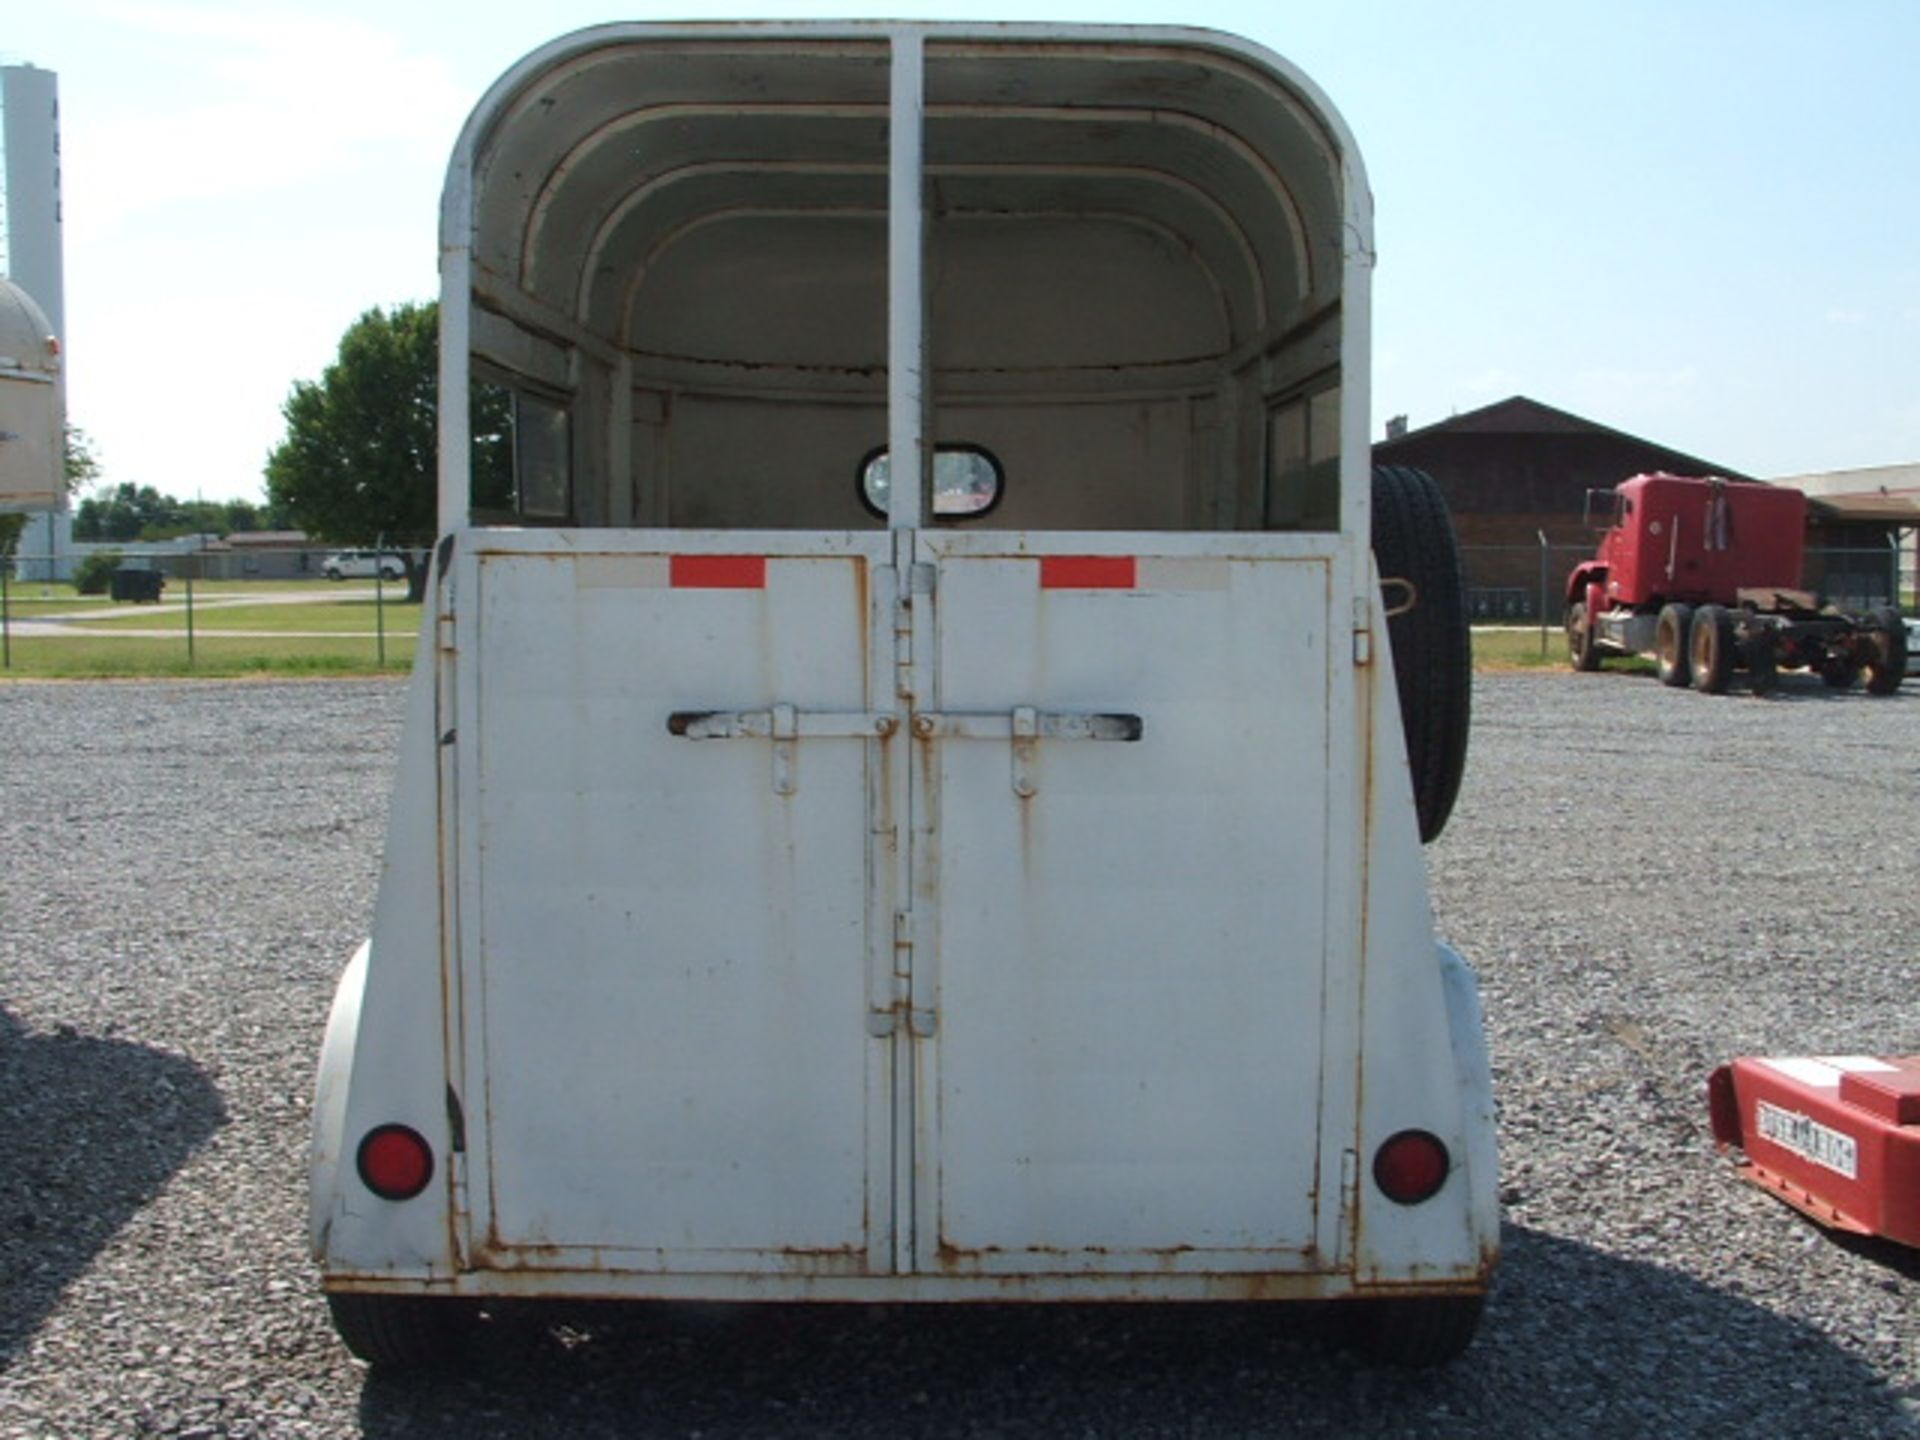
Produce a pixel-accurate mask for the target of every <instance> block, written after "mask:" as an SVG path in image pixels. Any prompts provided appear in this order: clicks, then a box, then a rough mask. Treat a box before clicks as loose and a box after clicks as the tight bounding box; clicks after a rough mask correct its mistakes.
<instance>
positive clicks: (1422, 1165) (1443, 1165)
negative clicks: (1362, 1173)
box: [1373, 1130, 1453, 1205]
mask: <svg viewBox="0 0 1920 1440" xmlns="http://www.w3.org/2000/svg"><path fill="white" fill-rule="evenodd" d="M1452 1169H1453V1157H1452V1156H1451V1155H1449V1154H1448V1153H1447V1147H1446V1145H1445V1144H1444V1143H1443V1142H1442V1141H1441V1139H1440V1137H1439V1136H1438V1135H1434V1134H1432V1133H1431V1132H1429V1131H1426V1130H1402V1131H1401V1132H1400V1133H1399V1134H1398V1135H1393V1136H1390V1137H1388V1139H1387V1141H1386V1143H1385V1144H1383V1145H1382V1146H1381V1147H1380V1148H1379V1149H1378V1150H1377V1151H1375V1152H1374V1156H1373V1183H1374V1184H1376V1185H1378V1186H1379V1187H1380V1193H1381V1194H1382V1195H1385V1196H1386V1197H1387V1198H1388V1199H1389V1200H1392V1201H1395V1202H1397V1203H1398V1204H1401V1205H1418V1204H1419V1203H1420V1202H1421V1201H1422V1200H1431V1199H1432V1198H1433V1197H1434V1196H1435V1195H1437V1194H1439V1193H1440V1187H1441V1186H1442V1185H1444V1184H1446V1183H1447V1173H1448V1172H1449V1171H1450V1170H1452Z"/></svg>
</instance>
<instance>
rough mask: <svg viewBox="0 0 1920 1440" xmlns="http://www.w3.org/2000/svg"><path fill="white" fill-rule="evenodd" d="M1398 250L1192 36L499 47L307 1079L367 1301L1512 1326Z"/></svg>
mask: <svg viewBox="0 0 1920 1440" xmlns="http://www.w3.org/2000/svg"><path fill="white" fill-rule="evenodd" d="M1371 237H1372V216H1371V204H1370V198H1369V195H1368V192H1367V188H1366V182H1365V177H1364V172H1363V170H1362V167H1361V164H1360V159H1359V156H1358V153H1357V151H1356V150H1355V148H1354V145H1353V142H1352V140H1351V138H1350V137H1349V136H1348V134H1347V132H1346V129H1345V127H1344V125H1343V124H1342V122H1341V121H1340V119H1339V117H1338V116H1337V114H1336V113H1335V112H1334V111H1333V109H1332V107H1331V106H1330V105H1329V104H1328V102H1327V101H1326V100H1325V99H1324V97H1322V96H1321V94H1320V93H1319V91H1318V90H1317V89H1316V88H1315V87H1314V86H1313V85H1312V84H1311V82H1309V81H1308V80H1307V79H1306V78H1305V77H1304V76H1302V75H1301V74H1300V73H1299V72H1298V71H1297V70H1295V69H1294V68H1293V67H1292V66H1290V65H1288V64H1287V63H1286V62H1284V61H1282V60H1281V59H1279V58H1278V57H1277V56H1274V55H1273V54H1271V53H1270V52H1268V51H1265V50H1263V49H1261V48H1260V47H1258V46H1255V45H1252V44H1249V43H1247V42H1245V41H1241V40H1238V39H1235V38H1233V37H1229V36H1225V35H1220V34H1215V33H1211V32H1204V31H1195V30H1184V29H1123V28H1116V27H1078V26H1055V25H972V24H951V25H948V24H937V25H936V24H915V23H895V22H886V23H879V22H876V23H872V24H814V23H804V24H803V23H772V24H752V25H747V24H722V23H715V24H691V25H639V24H632V25H614V26H606V27H601V28H597V29H593V30H587V31H583V32H580V33H578V34H575V35H571V36H567V37H564V38H562V39H560V40H557V41H555V42H553V43H552V44H551V45H548V46H546V47H544V48H542V49H541V50H539V51H536V52H535V53H534V54H532V55H530V56H528V57H527V58H526V59H525V60H524V61H522V62H521V63H520V64H519V65H517V66H515V67H514V68H513V69H512V70H511V71H509V72H508V73H507V74H506V75H505V76H504V77H503V78H502V79H501V80H500V81H499V82H498V84H496V85H495V86H494V88H493V89H492V90H491V91H490V92H489V93H488V94H487V96H486V97H485V98H484V99H483V100H482V101H481V103H480V105H479V107H478V108H477V110H476V111H475V113H474V115H473V117H472V119H471V120H470V121H469V123H468V125H467V127H466V129H465V131H464V133H463V135H462V137H461V139H460V141H459V144H458V147H457V148H456V150H455V153H454V156H453V159H452V162H451V165H450V168H449V172H448V178H447V185H446V191H445V195H444V199H443V205H442V283H443V288H442V293H441V302H440V324H441V346H442V353H441V377H440V394H441V396H442V397H443V403H442V406H441V441H440V457H439V466H440V469H439V483H440V511H441V528H442V531H443V534H442V538H441V540H440V542H439V545H438V547H437V550H436V554H435V563H434V567H433V575H432V581H431V585H430V587H429V592H428V604H427V615H426V619H425V621H424V624H423V629H422V632H421V638H420V651H419V660H418V662H417V664H416V667H415V670H414V676H413V681H412V690H411V694H410V699H409V709H408V714H407V719H406V722H405V731H404V735H403V738H402V745H401V755H400V762H399V772H398V778H397V781H396V785H395V790H394V797H393V806H392V814H391V820H390V830H389V835H388V842H387V851H386V859H385V864H384V869H383V873H382V877H381V883H380V889H379V895H378V901H377V904H376V909H375V914H374V919H373V926H372V933H371V937H370V939H369V941H368V943H367V944H366V945H364V946H363V947H362V948H361V949H360V951H359V952H358V953H357V954H356V956H355V957H354V959H353V961H352V962H351V964H350V965H349V967H348V969H347V972H346V975H345V977H344V979H343V981H342V984H341V987H340V992H339V996H338V998H337V1000H336V1003H335V1007H334V1012H333V1016H332V1019H331V1021H330V1024H329V1027H328V1034H327V1039H326V1045H325V1051H324V1054H323V1057H322V1062H321V1067H320V1077H319V1089H318V1096H317V1101H316V1107H315V1129H314V1142H313V1152H312V1233H313V1243H314V1247H315V1252H316V1255H317V1257H318V1260H319V1264H320V1268H321V1274H322V1280H323V1283H324V1286H325V1288H326V1290H327V1292H328V1295H329V1298H330V1300H331V1302H332V1304H333V1310H334V1316H335V1320H336V1323H337V1324H338V1326H339V1328H340V1330H341V1333H342V1335H343V1337H344V1338H345V1339H346V1341H347V1343H348V1344H349V1345H350V1346H352V1347H353V1348H354V1349H355V1350H356V1351H358V1352H359V1353H361V1354H362V1355H364V1356H366V1357H367V1358H370V1359H372V1360H374V1361H376V1362H377V1363H381V1364H388V1365H399V1364H406V1363H413V1362H417V1361H420V1360H422V1359H425V1358H429V1357H431V1356H435V1355H438V1354H441V1353H443V1352H445V1351H446V1350H448V1349H450V1348H453V1349H457V1347H458V1344H459V1340H460V1326H459V1323H458V1317H459V1316H460V1314H461V1313H463V1312H462V1311H461V1309H460V1305H461V1303H462V1302H467V1303H485V1302H493V1301H499V1300H506V1299H511V1298H513V1297H521V1296H533V1297H542V1298H564V1297H568V1296H581V1297H588V1296H590V1297H600V1298H633V1299H676V1298H678V1299H697V1300H705V1301H760V1300H787V1301H793V1300H806V1301H889V1302H892V1301H904V1302H932V1303H939V1302H959V1301H983V1300H1014V1301H1033V1302H1044V1301H1066V1300H1071V1301H1095V1300H1097V1301H1115V1302H1122V1301H1165V1300H1191V1301H1238V1302H1264V1301H1276V1300H1308V1299H1339V1300H1343V1301H1349V1302H1352V1303H1351V1305H1350V1306H1348V1307H1346V1310H1345V1312H1344V1313H1346V1314H1348V1315H1350V1316H1351V1317H1352V1318H1353V1320H1354V1322H1355V1333H1356V1334H1357V1335H1358V1336H1360V1337H1361V1338H1362V1339H1363V1340H1364V1341H1365V1343H1367V1344H1369V1345H1371V1346H1372V1347H1373V1348H1374V1349H1375V1351H1376V1352H1377V1353H1379V1354H1382V1355H1384V1356H1387V1357H1389V1358H1393V1359H1402V1360H1409V1361H1415V1362H1432V1361H1436V1360H1442V1359H1446V1358H1448V1357H1450V1356H1451V1355H1452V1354H1454V1353H1455V1352H1457V1351H1458V1350H1459V1349H1460V1348H1461V1347H1463V1346H1464V1345H1465V1344H1466V1343H1467V1340H1468V1338H1469V1337H1470V1336H1471V1334H1472V1333H1473V1326H1474V1323H1475V1322H1476V1320H1477V1318H1478V1316H1479V1313H1480V1305H1481V1301H1482V1299H1483V1297H1484V1295H1485V1292H1486V1288H1487V1285H1488V1282H1489V1277H1490V1274H1491V1270H1492V1267H1493V1264H1494V1259H1495V1256H1496V1253H1497V1246H1498V1214H1497V1206H1496V1203H1495V1199H1494V1194H1495V1192H1494V1181H1495V1158H1494V1146H1493V1119H1492V1106H1491V1098H1490V1090H1489V1080H1488V1064H1487V1056H1486V1050H1485V1043H1484V1040H1483V1038H1482V1033H1481V1024H1480V1015H1479V1008H1478V1001H1477V998H1476V992H1475V986H1474V982H1473V978H1472V974H1471V972H1470V970H1469V969H1468V968H1467V966H1466V965H1465V963H1464V962H1463V961H1462V960H1461V959H1460V957H1459V956H1458V955H1456V954H1455V953H1454V952H1453V951H1452V950H1451V949H1449V948H1448V947H1446V946H1445V945H1443V944H1441V943H1440V942H1439V941H1438V940H1437V939H1436V938H1435V935H1434V929H1433V922H1432V917H1431V913H1430V909H1429V903H1428V895H1427V886H1426V877H1425V869H1424V860H1423V854H1422V850H1421V833H1422V828H1423V819H1433V818H1434V817H1432V816H1431V815H1430V814H1429V813H1428V812H1427V811H1426V810H1423V809H1422V808H1421V806H1420V805H1419V804H1417V800H1416V796H1417V795H1418V794H1420V793H1442V794H1443V795H1444V799H1445V802H1446V803H1450V802H1451V794H1452V791H1451V788H1450V786H1451V784H1452V783H1457V781H1458V771H1457V760H1458V755H1455V757H1454V761H1453V763H1454V765H1455V768H1454V769H1453V770H1452V772H1451V773H1450V774H1447V775H1441V776H1439V777H1438V784H1437V785H1435V784H1429V785H1427V786H1426V787H1424V790H1423V787H1422V786H1421V785H1420V784H1419V783H1418V777H1416V776H1415V775H1414V774H1413V773H1412V771H1411V770H1410V765H1409V759H1408V756H1409V749H1408V743H1407V738H1406V736H1407V730H1406V721H1405V719H1404V718H1403V715H1402V707H1403V704H1404V703H1408V697H1412V696H1414V695H1415V690H1414V687H1411V686H1410V687H1408V690H1407V696H1403V695H1402V694H1401V688H1400V687H1399V686H1398V685H1397V684H1396V670H1395V665H1396V662H1397V661H1402V662H1407V663H1411V657H1413V652H1414V648H1415V647H1403V648H1404V649H1405V651H1406V653H1405V654H1404V655H1396V654H1395V653H1394V652H1393V649H1392V646H1393V638H1394V637H1393V635H1392V633H1391V629H1390V625H1389V618H1388V610H1389V606H1388V604H1387V603H1386V602H1385V601H1383V598H1382V588H1381V584H1382V570H1383V569H1385V570H1386V571H1387V577H1388V579H1389V580H1392V579H1396V578H1397V579H1399V580H1401V581H1402V585H1401V587H1400V590H1399V591H1393V590H1391V587H1390V594H1397V595H1399V596H1400V599H1401V603H1400V604H1399V605H1398V607H1397V608H1399V609H1406V608H1408V606H1407V604H1406V602H1405V596H1406V595H1407V594H1413V595H1418V594H1420V593H1421V592H1422V588H1423V587H1422V583H1421V582H1422V581H1424V580H1426V579H1427V576H1426V575H1425V574H1424V572H1423V573H1421V574H1419V575H1412V574H1410V573H1409V572H1410V571H1411V570H1417V569H1420V567H1427V566H1431V565H1433V564H1436V563H1438V562H1437V561H1436V560H1435V558H1434V551H1435V547H1436V546H1445V547H1448V548H1450V547H1451V538H1450V534H1449V533H1445V521H1444V514H1443V513H1442V514H1441V515H1440V517H1439V522H1438V525H1437V526H1436V525H1435V524H1434V523H1433V522H1432V521H1431V520H1430V519H1427V520H1422V521H1421V522H1420V523H1418V524H1412V525H1408V524H1404V523H1403V524H1401V525H1400V526H1399V527H1398V529H1397V530H1396V532H1395V533H1396V537H1397V538H1396V540H1395V548H1394V550H1393V552H1392V553H1393V555H1394V557H1395V558H1394V559H1393V561H1392V562H1391V563H1390V564H1389V563H1387V562H1385V561H1382V562H1381V563H1380V564H1376V562H1375V559H1374V553H1375V548H1376V547H1375V544H1374V541H1375V538H1376V537H1374V536H1373V534H1372V533H1371V530H1370V516H1371V514H1372V507H1373V496H1374V493H1375V492H1376V490H1378V489H1379V488H1380V487H1381V486H1382V485H1383V484H1384V485H1385V486H1386V492H1387V493H1388V495H1389V499H1390V502H1391V508H1392V509H1393V512H1394V514H1395V515H1396V516H1398V517H1400V518H1401V520H1403V521H1404V520H1405V519H1406V517H1407V516H1410V515H1413V514H1414V513H1415V509H1417V507H1415V508H1414V509H1410V508H1409V502H1408V495H1409V494H1410V493H1412V492H1409V491H1408V490H1407V488H1406V480H1405V477H1398V478H1396V477H1394V476H1388V477H1386V478H1385V480H1383V479H1382V478H1381V477H1376V476H1374V475H1372V473H1371V472H1370V469H1369V465H1368V445H1367V439H1366V433H1367V413H1368V382H1369V376H1368V315H1369V286H1370V274H1371V269H1372V265H1373V252H1372V238H1371ZM457 397H464V399H465V401H466V403H453V402H454V398H457ZM1415 498H1418V496H1416V497H1415ZM1419 513H1420V514H1422V515H1425V514H1427V513H1428V512H1425V511H1421V512H1419ZM1453 574H1454V584H1455V588H1456V590H1457V569H1456V570H1455V571H1454V572H1453ZM1425 589H1426V590H1427V591H1429V592H1431V593H1432V594H1433V595H1434V596H1435V597H1437V598H1436V599H1435V600H1434V601H1433V602H1432V604H1431V605H1430V607H1429V609H1428V611H1426V612H1424V613H1426V614H1427V615H1428V616H1430V617H1431V616H1434V615H1439V616H1441V617H1442V618H1443V619H1444V617H1445V615H1446V613H1447V612H1446V611H1445V610H1444V603H1445V601H1446V599H1447V586H1446V585H1445V584H1444V583H1440V582H1438V581H1435V582H1434V583H1431V584H1427V585H1426V586H1425ZM1456 604H1457V601H1456ZM1435 607H1441V608H1435ZM1461 634H1462V635H1464V631H1463V630H1462V631H1461ZM1443 648H1444V647H1443ZM1435 653H1440V652H1435ZM1444 653H1446V654H1449V655H1454V654H1456V653H1463V652H1455V651H1451V650H1446V651H1445V652H1444ZM1462 663H1463V662H1461V661H1459V660H1453V661H1450V662H1449V664H1450V666H1451V668H1450V669H1449V670H1448V671H1447V673H1445V674H1444V675H1441V676H1440V677H1438V679H1437V680H1436V678H1435V677H1434V676H1433V675H1432V674H1426V675H1425V676H1424V678H1423V680H1422V682H1421V685H1422V687H1426V686H1429V685H1434V684H1438V685H1439V687H1440V689H1441V690H1443V691H1445V692H1446V693H1448V694H1453V695H1457V696H1458V697H1459V709H1458V716H1457V718H1458V721H1459V723H1460V724H1462V725H1463V724H1464V708H1463V707H1464V686H1465V684H1466V677H1465V674H1464V671H1463V669H1462ZM1415 703H1416V705H1417V704H1419V703H1424V701H1416V702H1415ZM1442 708H1443V709H1445V708H1447V707H1444V706H1443V707H1442ZM1439 718H1441V719H1445V718H1446V717H1445V716H1441V717H1439ZM1461 744H1462V745H1463V744H1464V732H1463V731H1462V732H1461ZM1424 763H1426V762H1423V764H1424ZM1440 808H1441V811H1442V814H1441V817H1440V818H1443V812H1444V805H1442V806H1441V807H1440ZM1428 828H1437V820H1435V821H1434V824H1433V825H1432V826H1429V827H1428Z"/></svg>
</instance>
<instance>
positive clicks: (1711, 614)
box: [1687, 605, 1734, 695]
mask: <svg viewBox="0 0 1920 1440" xmlns="http://www.w3.org/2000/svg"><path fill="white" fill-rule="evenodd" d="M1733 650H1734V638H1733V616H1731V615H1729V614H1728V613H1727V610H1726V607H1725V606H1724V605H1702V606H1701V607H1700V608H1699V609H1698V610H1696V611H1694V612H1693V630H1692V633H1691V635H1689V637H1688V642H1687V656H1688V659H1689V660H1690V662H1691V663H1692V665H1693V688H1694V689H1696V690H1698V691H1699V692H1700V693H1701V694H1702V695H1724V694H1726V691H1727V684H1728V682H1729V681H1731V680H1732V679H1733Z"/></svg>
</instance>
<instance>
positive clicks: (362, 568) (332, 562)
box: [320, 550, 407, 580]
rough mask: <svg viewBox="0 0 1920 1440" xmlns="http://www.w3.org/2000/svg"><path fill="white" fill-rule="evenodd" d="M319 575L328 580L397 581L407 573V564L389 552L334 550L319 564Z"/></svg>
mask: <svg viewBox="0 0 1920 1440" xmlns="http://www.w3.org/2000/svg"><path fill="white" fill-rule="evenodd" d="M320 573H321V574H322V575H325V576H326V577H327V579H329V580H371V579H373V578H374V577H375V576H376V575H377V576H379V577H380V579H382V580H398V579H400V578H402V577H403V576H404V575H405V574H406V573H407V562H406V561H404V560H402V559H401V558H400V557H399V556H398V555H395V554H393V553H392V552H391V551H384V550H380V551H376V550H336V551H334V552H333V554H331V555H329V556H327V558H326V560H325V561H323V562H322V563H321V566H320Z"/></svg>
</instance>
